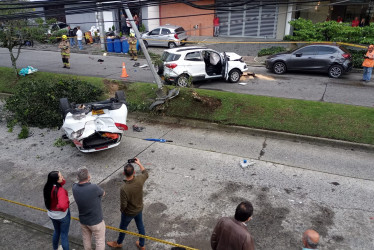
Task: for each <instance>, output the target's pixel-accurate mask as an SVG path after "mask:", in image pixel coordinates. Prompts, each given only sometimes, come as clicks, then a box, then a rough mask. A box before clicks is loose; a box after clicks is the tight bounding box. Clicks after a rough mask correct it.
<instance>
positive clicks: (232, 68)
mask: <svg viewBox="0 0 374 250" xmlns="http://www.w3.org/2000/svg"><path fill="white" fill-rule="evenodd" d="M161 60H162V62H163V63H162V64H161V65H158V69H157V70H158V73H159V74H163V76H164V79H165V81H166V82H168V83H175V84H176V85H178V86H181V87H186V86H188V84H189V82H191V81H190V79H191V80H192V81H196V80H197V81H198V80H208V79H216V78H224V79H226V80H228V81H230V82H233V83H236V82H238V81H239V80H240V77H241V75H242V74H243V72H245V71H247V70H248V68H247V65H246V64H245V63H244V62H243V60H242V57H241V56H240V55H238V54H236V53H232V52H223V53H220V52H217V51H215V50H212V49H208V48H205V47H185V48H174V49H168V50H165V51H164V53H163V54H162V57H161ZM156 67H157V65H156Z"/></svg>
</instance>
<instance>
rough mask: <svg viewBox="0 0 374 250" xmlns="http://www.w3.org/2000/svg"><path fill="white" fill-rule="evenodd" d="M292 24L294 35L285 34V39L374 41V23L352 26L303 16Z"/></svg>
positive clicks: (368, 42)
mask: <svg viewBox="0 0 374 250" xmlns="http://www.w3.org/2000/svg"><path fill="white" fill-rule="evenodd" d="M290 24H291V25H292V26H293V28H294V31H293V35H292V36H285V38H284V39H285V40H291V41H332V42H345V43H359V44H373V43H374V24H370V25H369V26H365V27H352V26H351V24H350V23H338V22H335V21H328V22H321V23H313V22H312V21H310V20H306V19H303V18H299V19H296V20H292V21H290Z"/></svg>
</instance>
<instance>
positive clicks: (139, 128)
mask: <svg viewBox="0 0 374 250" xmlns="http://www.w3.org/2000/svg"><path fill="white" fill-rule="evenodd" d="M144 129H145V127H138V126H137V125H135V124H134V125H132V130H133V131H135V132H142V131H143V130H144Z"/></svg>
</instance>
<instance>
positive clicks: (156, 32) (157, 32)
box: [149, 29, 160, 36]
mask: <svg viewBox="0 0 374 250" xmlns="http://www.w3.org/2000/svg"><path fill="white" fill-rule="evenodd" d="M149 34H150V35H151V36H154V35H158V34H160V29H154V30H152V31H151V33H149Z"/></svg>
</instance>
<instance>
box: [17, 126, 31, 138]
mask: <svg viewBox="0 0 374 250" xmlns="http://www.w3.org/2000/svg"><path fill="white" fill-rule="evenodd" d="M27 137H29V127H27V126H25V125H23V126H22V129H21V132H20V133H19V134H18V139H26V138H27Z"/></svg>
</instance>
